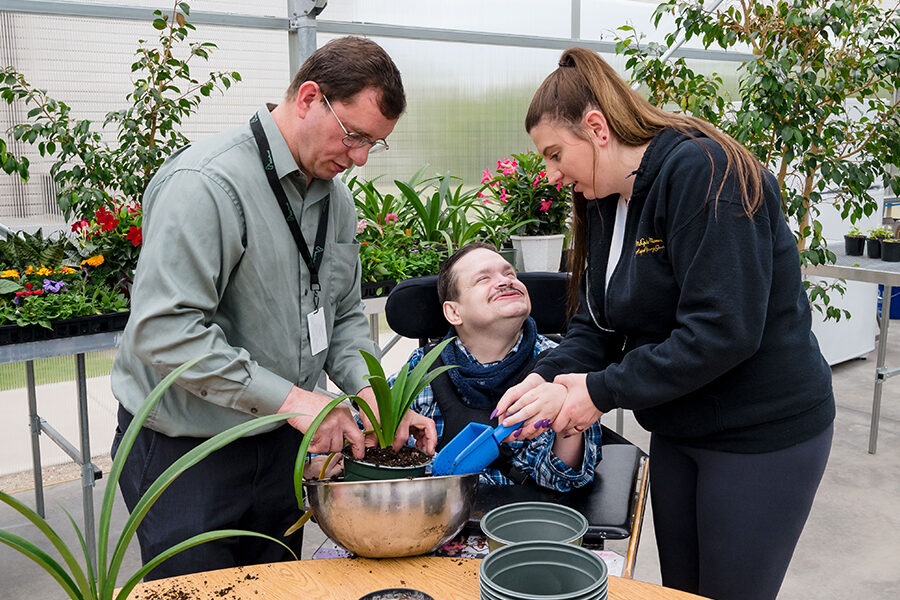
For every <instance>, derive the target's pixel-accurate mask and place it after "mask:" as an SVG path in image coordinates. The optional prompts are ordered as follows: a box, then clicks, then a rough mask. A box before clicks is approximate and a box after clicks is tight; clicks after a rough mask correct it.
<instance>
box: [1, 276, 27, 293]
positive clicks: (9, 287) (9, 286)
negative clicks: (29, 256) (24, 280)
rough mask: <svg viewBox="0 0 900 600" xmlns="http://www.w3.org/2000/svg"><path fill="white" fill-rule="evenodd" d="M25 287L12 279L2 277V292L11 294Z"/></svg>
mask: <svg viewBox="0 0 900 600" xmlns="http://www.w3.org/2000/svg"><path fill="white" fill-rule="evenodd" d="M24 289H25V288H23V287H22V285H21V284H20V283H19V282H17V281H13V280H12V279H0V294H11V293H13V292H21V291H22V290H24Z"/></svg>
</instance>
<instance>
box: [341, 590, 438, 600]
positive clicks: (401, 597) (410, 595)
mask: <svg viewBox="0 0 900 600" xmlns="http://www.w3.org/2000/svg"><path fill="white" fill-rule="evenodd" d="M359 600H434V597H432V596H430V595H428V594H426V593H425V592H420V591H419V590H413V589H410V588H388V589H385V590H378V591H376V592H369V593H368V594H366V595H365V596H361V597H360V598H359Z"/></svg>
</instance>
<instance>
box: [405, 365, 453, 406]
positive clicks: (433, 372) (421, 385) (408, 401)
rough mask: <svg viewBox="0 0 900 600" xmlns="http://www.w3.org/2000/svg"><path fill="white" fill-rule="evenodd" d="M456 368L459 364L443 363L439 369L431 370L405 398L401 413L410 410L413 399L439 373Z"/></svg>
mask: <svg viewBox="0 0 900 600" xmlns="http://www.w3.org/2000/svg"><path fill="white" fill-rule="evenodd" d="M456 368H458V366H457V365H443V366H441V367H438V368H437V369H432V370H431V371H429V372H428V374H427V375H426V376H425V377H424V378H423V379H422V380H421V381H420V382H419V383H418V384H417V385H416V387H415V389H414V390H413V391H412V393H410V394H409V396H408V398H407V399H406V400H405V406H403V407H402V412H401V413H400V414H401V415H402V414H404V413H405V412H406V411H408V410H409V407H410V406H412V403H413V400H414V399H415V398H416V396H418V395H419V394H421V393H422V390H424V389H425V386H427V385H428V384H430V383H431V382H432V381H434V379H435V378H436V377H437V376H438V375H440V374H442V373H445V372H447V371H449V370H450V369H456Z"/></svg>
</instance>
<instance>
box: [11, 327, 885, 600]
mask: <svg viewBox="0 0 900 600" xmlns="http://www.w3.org/2000/svg"><path fill="white" fill-rule="evenodd" d="M892 329H893V331H892V334H893V337H892V338H890V339H889V348H888V366H889V367H890V366H894V367H896V366H900V365H898V363H900V324H898V323H897V322H894V326H893V327H892ZM409 349H410V348H409V346H408V345H404V343H402V344H400V345H398V347H397V348H395V349H394V350H393V351H392V352H391V353H390V355H389V356H390V357H391V362H394V361H402V360H403V358H405V356H406V355H407V354H408V352H409ZM874 369H875V365H874V353H872V354H871V355H870V358H869V359H868V360H853V361H850V362H846V363H843V364H840V365H837V366H835V367H834V369H833V374H834V388H835V397H836V399H837V420H836V422H835V438H834V446H833V449H832V453H831V459H830V461H829V464H828V468H827V470H826V472H825V476H824V479H823V481H822V485H821V487H820V488H819V493H818V496H817V498H816V502H815V504H814V506H813V509H812V513H811V515H810V518H809V521H808V523H807V526H806V529H805V531H804V533H803V536H802V537H801V539H800V542H799V545H798V547H797V550H796V552H795V554H794V559H793V562H792V564H791V567H790V569H789V570H788V573H787V577H786V579H785V582H784V585H783V588H782V592H781V594H780V596H779V598H781V599H782V600H807V599H813V598H814V599H816V600H832V599H833V600H844V599H847V598H858V599H866V600H896V599H897V598H900V378H897V379H893V380H890V381H888V382H887V383H886V384H885V386H884V395H883V402H882V412H881V423H880V429H879V437H878V453H877V454H875V455H870V454H868V452H867V447H868V436H869V421H870V414H871V408H872V391H873V382H874ZM798 375H802V374H798ZM604 423H605V424H606V425H607V426H610V427H612V426H614V424H615V415H612V414H610V415H606V416H605V417H604ZM624 431H625V435H626V437H628V438H629V439H631V440H632V441H634V442H635V443H636V444H637V445H639V446H641V447H642V448H644V449H645V450H646V448H647V442H648V439H649V436H648V434H647V433H646V432H644V431H643V430H641V429H640V428H639V427H638V426H637V425H636V424H635V423H634V420H633V419H632V418H631V417H630V415H627V414H626V416H625V428H624ZM4 445H5V444H4ZM6 447H7V448H8V446H6ZM96 447H98V446H95V448H96ZM4 452H6V450H5V449H4ZM105 482H106V479H105V478H104V479H102V480H100V481H99V482H97V487H96V488H95V491H94V500H95V503H96V505H97V507H98V508H99V503H100V500H101V498H102V494H103V490H104V488H105ZM15 496H16V497H17V498H19V499H21V500H22V501H24V502H26V503H27V504H29V505H32V506H33V502H34V493H33V491H23V492H18V493H16V494H15ZM81 498H82V490H81V487H80V483H79V482H78V481H71V482H67V483H61V484H58V485H54V486H49V487H48V488H47V489H46V506H47V512H48V516H49V521H50V523H51V525H52V526H53V527H54V528H56V529H57V530H58V531H59V532H60V533H61V535H62V536H63V537H64V538H65V539H66V541H74V536H73V535H72V534H71V526H70V525H69V523H68V520H67V517H66V516H65V513H64V512H63V510H62V509H63V508H64V509H66V510H68V511H69V512H70V513H71V514H72V515H73V516H74V517H75V519H76V521H78V522H79V523H80V522H81V512H82V508H81ZM126 516H127V515H126V512H125V509H124V505H123V503H122V501H121V498H119V497H117V499H116V510H115V514H114V518H113V521H112V527H113V532H112V533H113V536H117V535H118V533H119V530H120V528H121V527H122V525H123V523H124V521H125V518H126ZM0 529H2V530H6V531H10V532H12V533H15V534H17V535H21V536H24V537H26V538H28V539H31V540H37V539H38V537H37V535H36V530H35V529H34V528H33V527H32V526H31V525H29V524H28V523H26V522H25V521H24V519H23V518H21V517H20V516H19V515H18V513H15V512H14V511H12V510H11V509H10V508H9V507H7V506H5V505H4V506H0ZM307 529H308V531H307V532H306V534H305V535H306V544H305V549H304V558H307V557H309V556H310V555H311V553H312V551H313V550H314V549H315V548H316V547H317V546H318V545H319V544H320V543H321V542H322V540H323V537H322V534H321V532H320V531H318V529H317V528H315V526H314V525H309V526H307ZM44 547H46V546H45V545H44ZM609 548H610V549H612V550H615V551H617V552H619V553H621V554H624V553H625V544H624V543H623V542H614V543H611V544H610V545H609ZM138 566H139V554H138V551H137V545H136V544H134V547H132V548H130V550H129V553H128V556H127V558H126V561H125V564H124V566H123V572H125V573H128V572H133V571H134V570H136V569H137V568H138ZM635 578H636V579H640V580H642V581H648V582H651V583H659V568H658V562H657V554H656V547H655V543H654V537H653V519H652V507H650V508H649V510H648V513H647V516H646V518H645V520H644V533H643V535H642V538H641V546H640V552H639V554H638V561H637V567H636V571H635ZM121 582H122V579H120V581H119V583H121ZM63 597H64V595H63V594H62V593H61V592H60V591H59V588H58V587H57V586H56V583H55V582H54V581H53V580H52V579H51V578H50V577H49V575H47V574H46V573H45V572H43V571H41V570H40V569H39V568H38V567H36V566H34V565H33V563H31V562H30V561H29V560H27V559H25V558H24V557H22V556H21V555H20V554H18V553H16V552H14V551H12V550H11V549H9V548H8V547H6V546H0V600H7V599H8V600H20V599H25V598H40V599H46V600H54V599H56V598H60V599H61V598H63Z"/></svg>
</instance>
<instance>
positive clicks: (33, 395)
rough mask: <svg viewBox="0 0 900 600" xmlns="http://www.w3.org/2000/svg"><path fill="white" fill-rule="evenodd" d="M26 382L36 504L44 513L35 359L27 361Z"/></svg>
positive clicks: (38, 510)
mask: <svg viewBox="0 0 900 600" xmlns="http://www.w3.org/2000/svg"><path fill="white" fill-rule="evenodd" d="M25 382H26V384H27V386H28V425H29V427H31V461H32V466H33V468H34V504H35V510H36V511H37V514H39V515H41V516H42V517H44V516H46V515H45V514H44V474H43V473H42V472H41V417H40V416H38V412H37V392H36V390H35V386H34V361H32V360H29V361H25Z"/></svg>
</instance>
